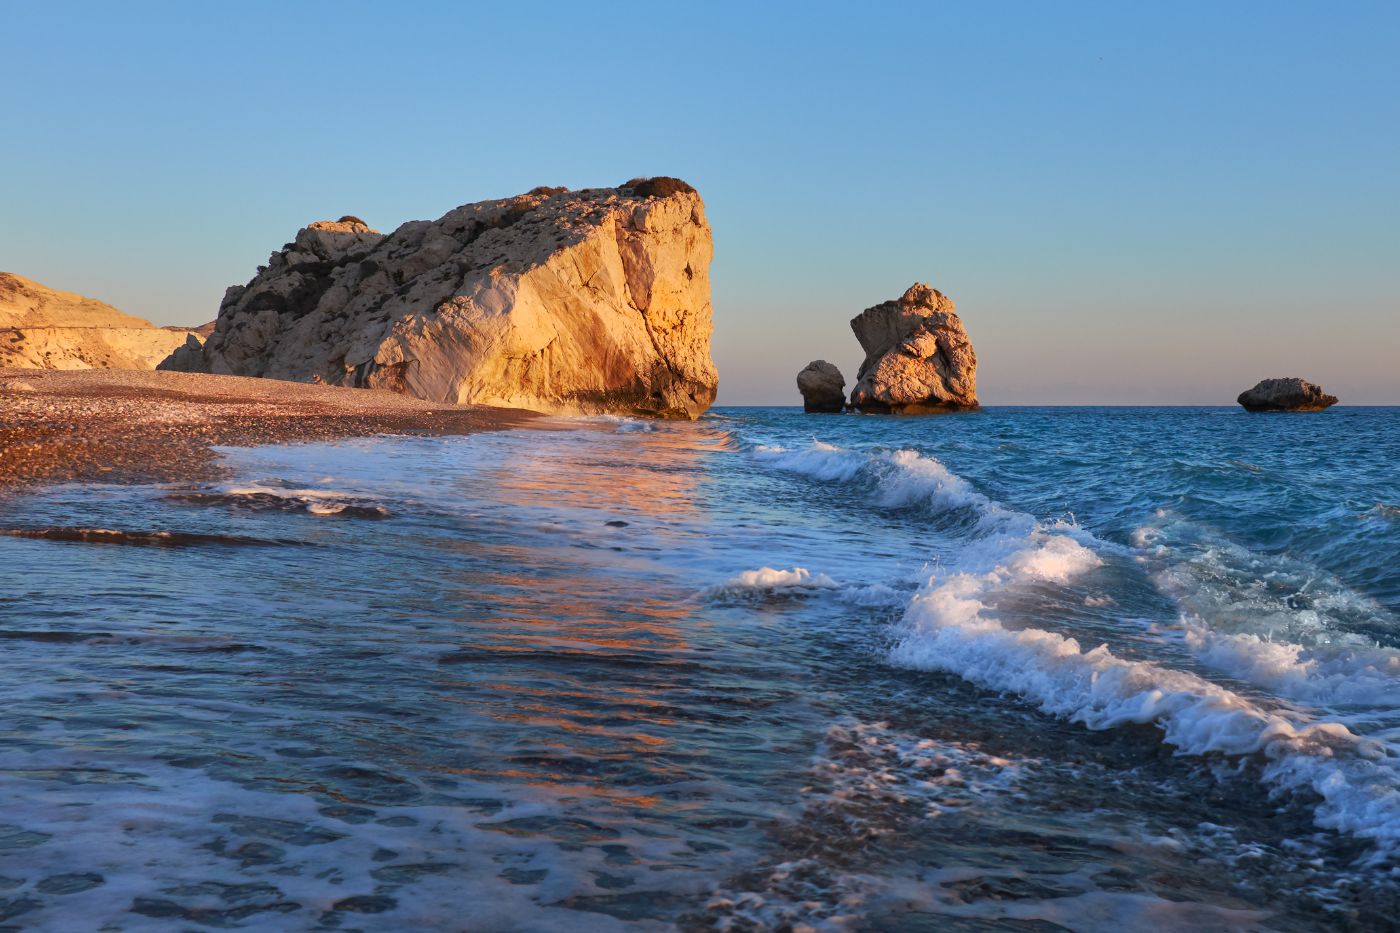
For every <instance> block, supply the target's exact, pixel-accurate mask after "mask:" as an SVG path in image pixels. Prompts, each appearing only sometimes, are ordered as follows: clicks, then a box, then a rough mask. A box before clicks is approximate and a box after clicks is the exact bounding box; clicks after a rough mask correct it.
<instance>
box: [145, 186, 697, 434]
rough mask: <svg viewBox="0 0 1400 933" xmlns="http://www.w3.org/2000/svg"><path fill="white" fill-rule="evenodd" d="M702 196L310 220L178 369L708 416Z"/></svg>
mask: <svg viewBox="0 0 1400 933" xmlns="http://www.w3.org/2000/svg"><path fill="white" fill-rule="evenodd" d="M712 253H713V247H712V244H711V238H710V226H709V223H708V222H707V221H706V219H705V208H704V203H703V202H702V201H701V199H700V195H699V194H697V193H696V191H695V189H694V188H692V187H690V186H689V185H687V184H686V183H685V182H683V181H680V180H678V179H673V178H649V179H643V178H639V179H633V180H632V181H629V182H627V183H626V184H624V185H622V186H620V187H618V188H592V189H586V190H582V191H569V190H567V189H565V188H535V189H534V190H532V191H529V192H527V193H526V194H522V195H519V196H517V197H514V198H506V199H504V200H499V201H481V202H479V203H476V204H467V205H465V206H463V207H459V208H457V209H456V210H453V211H450V212H449V213H447V214H445V215H444V216H443V217H441V218H439V219H438V220H434V221H410V222H409V223H406V224H404V225H403V226H401V227H399V228H398V229H397V230H395V231H394V232H393V233H391V234H389V235H387V236H385V235H382V234H380V233H377V232H375V231H374V230H371V229H370V228H369V227H368V226H366V225H365V224H364V223H363V222H362V221H360V220H359V218H356V217H342V218H341V219H340V220H338V221H321V222H319V223H314V224H311V225H310V226H308V227H306V228H305V229H303V230H301V231H300V232H298V233H297V235H296V238H295V240H294V241H293V242H291V243H288V244H287V245H286V246H285V247H283V249H282V250H281V251H280V252H278V253H274V254H273V255H272V258H271V259H270V260H269V261H268V264H267V266H266V267H264V268H262V269H260V270H259V271H258V274H257V275H256V276H255V277H254V278H253V279H252V281H250V282H249V283H248V284H247V285H236V286H234V287H232V288H230V289H229V290H228V293H227V294H226V295H225V296H224V301H223V304H222V306H221V307H220V308H219V316H218V321H217V326H216V328H215V331H214V333H213V334H212V335H211V336H210V337H209V340H208V341H207V343H205V344H204V345H203V346H202V347H195V346H194V344H193V343H191V344H188V345H187V346H186V347H184V348H182V349H180V350H179V351H178V352H176V353H175V354H173V355H172V356H171V357H170V359H168V360H167V361H166V362H165V363H163V364H162V367H161V368H164V369H178V370H186V371H192V372H212V373H223V374H231V375H239V376H268V377H272V378H277V379H290V380H296V381H301V382H323V383H329V384H332V385H343V386H367V387H371V388H383V389H391V390H393V391H396V392H401V393H404V394H407V395H412V396H417V397H418V398H422V399H428V400H430V401H437V402H449V403H458V404H481V405H501V406H508V407H516V408H527V409H532V410H535V411H544V412H556V413H564V414H597V413H624V414H634V415H646V416H653V417H663V418H694V417H697V416H698V415H699V414H700V413H701V412H703V411H704V410H705V409H706V408H707V407H709V405H710V404H711V402H713V401H714V397H715V391H716V388H717V386H718V382H719V379H718V375H717V373H716V371H715V366H714V362H713V361H712V360H711V358H710V332H711V329H712V325H711V306H710V278H709V267H710V259H711V255H712Z"/></svg>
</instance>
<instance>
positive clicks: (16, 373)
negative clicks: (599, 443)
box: [0, 369, 536, 494]
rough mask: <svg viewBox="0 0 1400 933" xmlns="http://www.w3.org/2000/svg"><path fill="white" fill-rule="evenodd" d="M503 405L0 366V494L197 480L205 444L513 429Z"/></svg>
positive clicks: (210, 461) (513, 418) (515, 420)
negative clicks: (71, 485)
mask: <svg viewBox="0 0 1400 933" xmlns="http://www.w3.org/2000/svg"><path fill="white" fill-rule="evenodd" d="M535 417H536V416H535V415H534V414H532V413H530V412H525V411H519V410H514V409H500V408H480V407H464V406H458V405H441V404H436V403H431V402H424V401H420V400H418V399H412V398H407V397H405V396H400V395H395V394H393V393H390V392H383V391H378V390H371V389H345V388H339V387H333V386H317V385H305V384H302V383H292V382H282V381H278V380H268V379H247V378H243V377H238V376H208V375H196V374H190V373H166V372H133V371H124V370H85V371H72V372H63V371H48V370H20V369H0V494H3V493H4V491H5V490H6V488H7V487H22V486H33V485H39V484H46V483H62V482H101V483H121V484H126V483H149V482H174V481H191V480H193V481H201V480H209V479H213V478H216V477H217V476H219V475H221V472H222V470H221V467H220V466H219V465H218V462H217V455H216V454H215V453H214V452H213V450H212V448H213V447H215V446H234V447H253V446H260V445H264V444H283V443H293V442H298V441H324V440H334V439H337V438H345V437H365V436H370V435H375V434H423V435H447V434H472V433H475V432H478V431H489V430H498V429H502V428H510V427H520V426H523V425H524V424H526V423H528V422H529V421H531V420H533V419H534V418H535Z"/></svg>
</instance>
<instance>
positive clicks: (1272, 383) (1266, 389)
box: [1236, 377, 1337, 411]
mask: <svg viewBox="0 0 1400 933" xmlns="http://www.w3.org/2000/svg"><path fill="white" fill-rule="evenodd" d="M1236 401H1238V402H1239V403H1240V404H1241V405H1243V406H1244V407H1245V410H1246V411H1322V409H1324V408H1330V407H1332V406H1333V405H1335V404H1337V396H1335V395H1328V394H1327V393H1326V392H1324V391H1322V386H1316V385H1313V384H1312V383H1311V382H1308V381H1306V380H1303V379H1299V378H1297V377H1289V378H1287V379H1265V380H1263V381H1261V382H1260V383H1259V384H1258V385H1256V386H1255V387H1254V388H1252V389H1248V390H1246V391H1244V392H1241V393H1240V397H1239V398H1238V399H1236Z"/></svg>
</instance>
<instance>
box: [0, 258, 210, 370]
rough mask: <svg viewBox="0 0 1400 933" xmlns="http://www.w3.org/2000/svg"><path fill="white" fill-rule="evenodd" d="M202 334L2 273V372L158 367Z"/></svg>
mask: <svg viewBox="0 0 1400 933" xmlns="http://www.w3.org/2000/svg"><path fill="white" fill-rule="evenodd" d="M187 336H188V339H190V340H193V341H194V342H195V343H196V344H198V343H199V336H198V331H195V330H193V329H189V328H183V327H155V326H154V325H152V324H151V322H150V321H145V320H142V319H141V318H139V317H133V316H132V315H130V314H124V313H122V312H121V311H118V310H117V309H116V308H114V307H112V306H111V305H109V304H106V303H105V302H101V301H97V300H96V299H93V298H87V297H84V296H83V295H79V294H76V293H74V292H64V291H59V290H58V289H55V288H49V287H48V286H46V285H41V284H39V283H38V282H35V281H33V280H31V279H27V278H25V277H24V276H21V275H15V274H13V273H10V272H0V369H3V368H14V369H69V370H71V369H155V367H156V364H157V363H159V362H160V361H161V360H163V359H164V358H165V357H166V355H167V354H169V353H170V351H172V350H174V349H175V348H176V347H178V346H180V345H181V344H182V343H185V341H186V339H187Z"/></svg>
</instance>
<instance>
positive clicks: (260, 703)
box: [0, 408, 1400, 931]
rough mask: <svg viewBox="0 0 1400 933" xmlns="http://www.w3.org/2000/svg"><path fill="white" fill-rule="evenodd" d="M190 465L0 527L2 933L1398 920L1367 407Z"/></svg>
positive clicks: (431, 441)
mask: <svg viewBox="0 0 1400 933" xmlns="http://www.w3.org/2000/svg"><path fill="white" fill-rule="evenodd" d="M224 455H225V459H226V462H227V464H228V466H229V468H230V473H229V476H228V478H227V480H226V481H224V482H220V483H217V484H213V485H208V486H204V485H196V484H188V485H177V486H161V487H155V486H134V487H123V486H61V487H56V488H52V489H49V490H45V491H41V492H39V493H37V494H33V495H27V496H25V497H22V498H10V499H7V500H0V528H3V529H5V530H7V534H6V535H3V536H0V582H3V588H2V589H0V673H2V674H3V677H0V731H3V740H0V925H3V924H10V925H15V926H17V927H19V928H25V929H52V930H85V929H112V930H127V929H130V930H141V929H191V928H236V929H267V930H285V929H341V930H349V929H386V930H402V929H442V930H461V929H471V930H549V929H567V930H570V931H574V930H594V929H597V930H613V929H657V930H664V929H675V928H682V929H729V930H763V929H771V930H779V929H800V928H804V927H809V928H815V929H866V930H890V931H893V930H987V929H1034V930H1053V929H1061V928H1063V929H1072V930H1122V929H1168V930H1170V929H1181V930H1209V929H1228V930H1234V929H1238V930H1251V929H1277V930H1307V929H1319V928H1329V929H1348V928H1352V929H1384V928H1387V927H1389V926H1390V925H1391V924H1392V923H1393V920H1392V918H1393V917H1395V916H1396V912H1397V910H1398V909H1400V873H1398V872H1397V868H1398V867H1400V771H1397V765H1400V754H1398V753H1400V744H1398V743H1400V560H1398V558H1400V468H1397V464H1398V463H1400V410H1396V409H1362V408H1336V409H1332V410H1330V411H1328V412H1325V413H1320V414H1310V415H1298V416H1292V415H1276V416H1269V415H1254V416H1250V415H1246V414H1244V413H1242V412H1240V411H1238V410H1235V409H1215V408H1203V409H1082V408H1069V409H1049V408H1024V409H1014V408H993V409H988V410H985V411H983V412H979V413H975V414H967V415H950V416H944V417H933V418H908V419H906V418H879V417H860V416H854V415H840V416H829V415H828V416H815V415H814V416H807V415H803V414H801V413H800V412H798V411H796V410H794V409H720V410H717V411H715V412H712V413H711V414H709V415H707V416H706V417H705V418H704V419H702V420H701V421H699V422H696V423H693V424H671V423H650V422H641V421H634V420H630V419H611V418H603V419H573V420H564V419H557V420H545V421H542V422H541V423H539V424H538V425H536V426H534V427H531V428H528V429H520V430H513V431H504V432H497V433H488V434H479V435H475V436H471V437H456V438H421V437H412V438H379V439H373V440H356V441H347V442H343V443H334V444H312V445H294V446H287V447H268V448H258V449H252V450H228V451H225V452H224ZM79 529H105V530H106V531H107V532H110V533H102V534H93V533H81V532H79V531H78V530H79Z"/></svg>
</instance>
